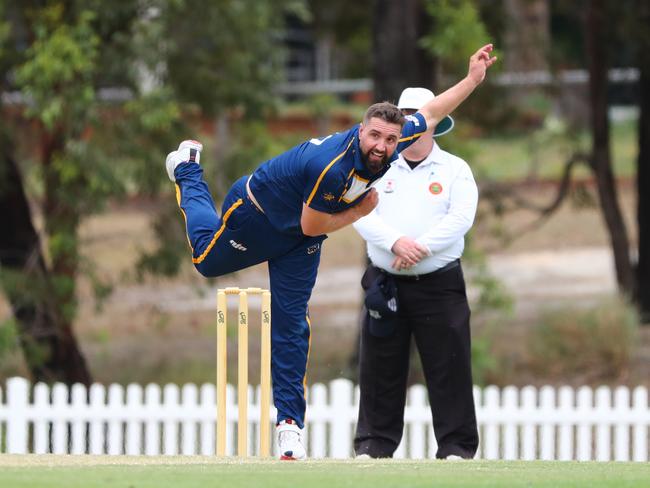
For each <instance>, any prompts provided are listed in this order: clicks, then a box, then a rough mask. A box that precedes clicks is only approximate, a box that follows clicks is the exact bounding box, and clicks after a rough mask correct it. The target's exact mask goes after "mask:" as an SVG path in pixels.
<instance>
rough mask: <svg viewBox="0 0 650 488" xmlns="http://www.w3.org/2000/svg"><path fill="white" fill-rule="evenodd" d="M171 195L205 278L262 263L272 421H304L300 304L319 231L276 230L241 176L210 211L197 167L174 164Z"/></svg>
mask: <svg viewBox="0 0 650 488" xmlns="http://www.w3.org/2000/svg"><path fill="white" fill-rule="evenodd" d="M175 176H176V197H177V200H178V204H179V206H180V207H181V210H182V212H183V215H184V217H185V222H186V228H187V236H188V239H189V242H190V246H191V247H192V262H193V263H194V266H195V267H196V269H197V270H198V271H199V272H200V273H201V274H202V275H203V276H207V277H213V276H221V275H224V274H227V273H231V272H233V271H237V270H240V269H243V268H246V267H248V266H252V265H255V264H258V263H261V262H264V261H267V262H268V267H269V280H270V285H271V376H272V379H273V402H274V404H275V407H276V408H277V410H278V417H277V420H278V422H280V421H282V420H285V419H293V420H295V421H296V423H297V424H298V426H299V427H301V428H302V427H303V426H304V419H305V406H306V402H305V386H306V370H307V360H308V357H309V346H310V323H309V310H308V301H309V298H310V296H311V291H312V289H313V287H314V283H315V282H316V274H317V272H318V264H319V262H320V248H321V243H322V241H323V240H324V239H325V238H326V236H318V237H307V236H304V235H302V234H288V233H282V232H278V231H277V230H276V229H275V228H274V227H273V226H272V225H271V223H270V222H269V220H268V219H267V217H266V216H265V215H264V214H263V213H262V212H261V211H260V210H258V209H257V208H256V207H255V206H254V205H253V203H252V202H251V201H250V200H249V198H248V195H247V193H246V179H247V178H248V177H247V176H245V177H242V178H240V179H239V180H238V181H236V182H235V184H234V185H233V186H232V188H231V189H230V191H229V192H228V195H227V196H226V199H225V201H224V203H223V207H222V212H221V215H222V216H221V217H219V215H218V214H217V211H216V208H215V205H214V201H213V199H212V196H211V195H210V191H209V189H208V186H207V184H206V183H205V182H204V181H203V169H202V168H201V166H199V165H198V164H194V163H187V164H180V165H179V166H178V167H177V168H176V170H175Z"/></svg>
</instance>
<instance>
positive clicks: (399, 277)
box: [388, 259, 460, 281]
mask: <svg viewBox="0 0 650 488" xmlns="http://www.w3.org/2000/svg"><path fill="white" fill-rule="evenodd" d="M458 266H460V259H456V260H454V261H452V262H450V263H447V264H445V265H444V266H443V267H442V268H438V269H437V270H435V271H432V272H431V273H426V274H421V275H397V274H392V273H388V274H390V275H391V276H392V277H393V278H395V279H396V280H398V281H422V280H426V279H429V278H434V277H436V276H438V275H441V274H442V273H444V272H445V271H449V270H450V269H454V268H457V267H458Z"/></svg>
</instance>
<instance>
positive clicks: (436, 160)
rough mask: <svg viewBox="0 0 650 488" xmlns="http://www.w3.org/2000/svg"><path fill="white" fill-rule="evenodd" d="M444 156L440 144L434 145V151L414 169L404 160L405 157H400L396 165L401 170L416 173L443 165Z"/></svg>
mask: <svg viewBox="0 0 650 488" xmlns="http://www.w3.org/2000/svg"><path fill="white" fill-rule="evenodd" d="M442 156H443V155H442V149H440V146H438V144H434V145H433V149H431V152H430V153H429V155H428V156H427V157H426V158H424V159H423V160H422V162H421V163H420V164H418V165H417V166H416V167H415V168H414V169H411V167H410V166H409V164H408V163H407V162H406V161H405V160H404V156H402V157H400V158H399V159H398V160H397V163H395V164H396V165H398V166H399V167H400V168H404V169H408V170H411V171H416V170H417V169H418V168H424V167H426V166H429V165H432V164H442V163H443V157H442Z"/></svg>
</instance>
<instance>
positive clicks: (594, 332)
mask: <svg viewBox="0 0 650 488" xmlns="http://www.w3.org/2000/svg"><path fill="white" fill-rule="evenodd" d="M638 323H639V321H638V316H637V314H636V312H635V310H634V308H633V307H632V306H631V305H629V304H627V303H624V302H623V301H622V300H611V301H607V302H605V303H603V304H601V305H599V306H597V307H595V308H593V309H590V310H579V309H576V308H566V309H558V310H553V311H549V312H546V313H544V314H543V315H542V317H541V319H540V322H539V324H538V325H537V326H536V327H535V328H534V329H533V331H532V332H531V334H530V336H529V340H530V342H529V352H530V357H529V364H530V367H531V372H533V373H534V374H536V375H537V376H538V377H539V378H540V379H543V380H546V381H563V382H567V381H566V379H567V378H572V379H573V381H571V382H572V383H578V382H579V383H584V384H597V383H607V382H621V381H625V379H626V377H627V374H628V371H629V366H630V361H631V358H632V352H633V349H634V343H635V338H636V334H637V328H638Z"/></svg>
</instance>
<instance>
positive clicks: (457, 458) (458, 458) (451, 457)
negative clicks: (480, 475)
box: [445, 454, 465, 461]
mask: <svg viewBox="0 0 650 488" xmlns="http://www.w3.org/2000/svg"><path fill="white" fill-rule="evenodd" d="M445 460H446V461H464V460H465V458H463V457H462V456H458V455H456V454H450V455H449V456H447V457H446V458H445Z"/></svg>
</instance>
